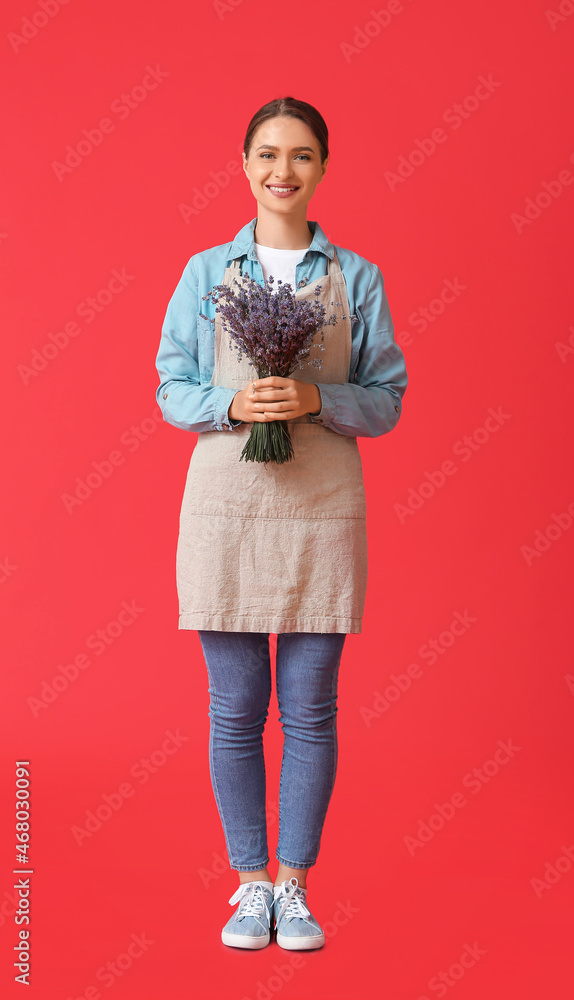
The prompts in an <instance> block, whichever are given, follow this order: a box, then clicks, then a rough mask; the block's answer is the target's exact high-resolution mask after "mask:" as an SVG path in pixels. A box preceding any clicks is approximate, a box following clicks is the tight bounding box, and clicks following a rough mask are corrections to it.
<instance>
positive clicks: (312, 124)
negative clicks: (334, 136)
mask: <svg viewBox="0 0 574 1000" xmlns="http://www.w3.org/2000/svg"><path fill="white" fill-rule="evenodd" d="M278 117H280V118H299V119H300V121H302V122H305V125H308V126H309V128H310V129H311V131H312V133H313V135H314V136H315V138H316V140H317V142H318V143H319V150H320V153H321V163H323V162H324V161H325V160H326V159H327V157H328V155H329V132H328V129H327V126H326V124H325V120H324V119H323V118H322V117H321V115H320V114H319V112H318V111H317V108H314V107H313V105H312V104H307V102H306V101H297V100H296V99H295V98H294V97H277V98H275V100H274V101H269V102H268V103H267V104H264V105H263V107H262V108H259V111H256V112H255V114H254V115H253V118H252V119H251V121H250V122H249V125H248V126H247V132H246V135H245V141H244V143H243V152H244V153H245V158H246V159H247V157H248V156H249V149H250V147H251V143H252V142H253V135H254V133H255V130H256V129H257V128H258V127H259V126H260V125H262V124H263V122H266V121H268V120H269V119H270V118H278Z"/></svg>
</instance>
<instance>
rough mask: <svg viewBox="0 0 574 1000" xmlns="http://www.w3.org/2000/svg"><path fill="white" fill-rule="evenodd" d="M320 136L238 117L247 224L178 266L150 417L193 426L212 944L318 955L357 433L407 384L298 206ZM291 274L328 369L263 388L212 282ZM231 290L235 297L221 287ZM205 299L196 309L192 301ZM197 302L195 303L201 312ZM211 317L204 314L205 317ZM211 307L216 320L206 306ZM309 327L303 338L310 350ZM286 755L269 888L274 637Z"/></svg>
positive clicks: (281, 111)
mask: <svg viewBox="0 0 574 1000" xmlns="http://www.w3.org/2000/svg"><path fill="white" fill-rule="evenodd" d="M327 140H328V133H327V126H326V124H325V122H324V120H323V118H322V117H321V115H320V114H319V112H318V111H317V110H316V109H315V108H314V107H312V106H311V105H310V104H307V103H306V102H304V101H298V100H295V99H294V98H292V97H285V98H279V99H277V100H273V101H271V102H269V103H268V104H265V105H264V106H263V107H262V108H261V109H260V110H259V111H258V112H257V113H256V114H255V115H254V116H253V118H252V119H251V122H250V123H249V126H248V129H247V133H246V136H245V142H244V152H243V169H244V172H245V175H246V176H247V178H248V180H249V183H250V185H251V190H252V192H253V195H254V197H255V199H256V201H257V217H256V218H254V219H252V220H251V222H250V223H248V224H247V225H246V226H244V227H243V229H241V230H240V231H239V232H238V233H237V235H236V237H235V239H234V240H233V242H232V243H224V244H222V245H220V246H216V247H212V248H211V249H208V250H204V251H203V252H201V253H196V254H195V255H194V256H193V257H191V259H190V261H189V262H188V264H187V266H186V267H185V269H184V272H183V275H182V277H181V280H180V282H179V284H178V286H177V288H176V290H175V292H174V294H173V297H172V299H171V301H170V303H169V305H168V309H167V314H166V317H165V322H164V325H163V330H162V337H161V343H160V348H159V353H158V356H157V369H158V373H159V376H160V386H159V388H158V390H157V399H158V402H159V405H160V407H161V408H162V411H163V414H164V418H165V419H166V420H167V421H169V422H170V423H172V424H174V425H175V426H176V427H181V428H183V429H184V430H188V431H193V432H198V439H197V443H196V445H195V449H194V451H193V454H192V456H191V461H190V466H189V472H188V476H187V482H186V487H185V492H184V497H183V503H182V509H181V516H180V532H179V541H178V549H177V585H178V595H179V604H180V617H179V627H180V628H183V629H197V631H198V633H199V638H200V641H201V645H202V650H203V654H204V657H205V662H206V666H207V671H208V677H209V693H210V696H211V701H210V706H209V717H210V739H209V762H210V774H211V780H212V785H213V791H214V795H215V799H216V802H217V808H218V811H219V815H220V818H221V822H222V826H223V831H224V835H225V839H226V845H227V850H228V854H229V861H230V866H231V868H232V869H235V870H236V871H237V872H238V874H239V886H238V889H237V891H236V892H235V893H234V894H233V896H232V897H231V899H230V900H229V902H230V903H231V904H235V903H237V904H238V906H237V909H236V910H235V912H234V914H233V915H232V917H231V918H230V919H229V921H228V922H227V924H226V925H225V927H224V928H223V930H222V940H223V942H224V944H227V945H231V946H234V947H239V948H262V947H264V946H265V945H267V944H268V943H269V941H270V939H271V932H272V930H273V929H275V931H276V940H277V943H278V944H279V945H280V946H281V947H282V948H286V949H311V948H319V947H321V946H322V945H323V944H324V943H325V936H324V933H323V931H322V929H321V927H320V925H319V923H318V921H317V920H316V918H315V917H314V916H313V915H312V913H311V911H310V909H309V905H308V900H307V874H308V871H309V868H310V867H312V866H313V865H314V864H315V863H316V861H317V856H318V852H319V845H320V840H321V833H322V829H323V824H324V821H325V817H326V813H327V807H328V805H329V801H330V798H331V793H332V791H333V786H334V781H335V773H336V768H337V728H336V713H337V683H338V672H339V664H340V660H341V655H342V651H343V644H344V641H345V635H346V634H347V633H349V632H354V633H357V632H360V631H361V623H362V616H363V610H364V603H365V594H366V584H367V541H366V504H365V491H364V485H363V474H362V465H361V458H360V454H359V450H358V447H357V437H358V436H366V437H376V436H378V435H381V434H385V433H387V432H388V431H390V430H392V429H393V428H394V427H395V426H396V424H397V422H398V420H399V418H400V414H401V400H402V396H403V394H404V392H405V389H406V385H407V375H406V370H405V364H404V357H403V354H402V351H401V350H400V348H399V347H398V346H397V345H396V343H395V341H394V333H393V323H392V320H391V316H390V312H389V306H388V302H387V297H386V293H385V289H384V281H383V276H382V274H381V272H380V270H379V268H378V267H377V266H376V265H375V264H373V263H370V262H369V261H368V260H366V259H365V258H363V257H360V256H359V255H358V254H355V253H353V252H352V251H350V250H346V249H343V248H341V247H339V246H334V245H333V244H332V243H330V242H329V240H328V239H327V237H326V235H325V233H324V232H323V230H322V229H321V227H320V226H319V224H318V223H317V222H310V221H308V220H307V206H308V204H309V201H310V199H311V197H312V196H313V193H314V191H315V188H316V186H317V184H319V183H320V182H321V181H322V180H323V177H324V175H325V171H326V169H327V164H328V161H329V150H328V141H327ZM245 275H246V276H248V277H250V278H255V279H256V280H257V281H258V282H259V283H260V284H263V282H264V279H266V278H268V277H269V275H272V276H273V278H274V280H275V285H274V287H277V285H276V283H277V281H278V279H281V280H282V281H289V282H290V283H291V287H292V289H295V288H296V296H297V298H302V299H306V298H308V299H309V300H316V299H317V292H318V293H319V298H318V301H320V302H321V303H322V304H323V305H324V306H325V309H326V312H325V318H326V319H327V318H328V317H330V316H333V315H334V316H335V319H336V322H335V323H334V324H332V325H331V324H329V323H327V324H326V325H325V326H324V328H323V337H324V339H323V341H322V343H323V348H324V350H323V351H322V353H321V354H320V357H321V361H322V366H321V367H320V368H317V367H312V366H311V365H310V364H309V365H307V366H306V367H303V368H301V369H297V370H296V372H295V373H294V374H293V377H290V378H279V377H268V378H257V377H256V376H257V372H256V369H255V368H254V366H253V365H251V363H250V362H248V360H247V359H246V357H245V356H243V358H242V359H241V361H238V358H237V350H236V349H235V348H234V347H233V345H232V343H231V341H230V339H229V337H228V335H227V334H226V333H225V331H224V329H223V326H222V323H221V321H220V317H219V309H218V308H217V307H216V306H213V304H212V300H211V299H209V298H208V297H207V296H208V293H209V291H210V290H211V289H212V288H213V286H214V285H215V284H221V283H224V284H228V285H229V284H232V283H233V280H234V278H237V279H238V280H239V281H240V282H241V281H242V280H243V276H245ZM233 287H234V288H236V287H237V286H233ZM204 297H205V298H204ZM205 303H207V305H206V304H205ZM208 309H209V310H210V312H211V313H212V315H207V311H208ZM213 313H214V314H215V315H213ZM320 342H321V341H320V334H317V335H316V337H315V340H314V343H316V344H319V343H320ZM272 420H285V421H287V426H288V428H289V431H290V434H291V439H292V442H293V448H294V452H295V458H294V460H293V461H290V462H285V463H284V464H277V463H267V464H264V463H259V462H246V461H240V460H239V459H240V455H241V452H242V450H243V446H244V444H245V442H246V440H247V437H248V435H249V432H250V430H251V428H252V426H253V423H254V422H256V421H257V422H267V421H272ZM275 633H276V634H277V651H276V688H277V698H278V704H279V709H280V719H281V724H282V727H283V736H284V746H283V758H282V766H281V779H280V795H279V810H280V818H279V833H278V846H277V853H276V857H277V860H278V862H279V868H278V872H277V876H276V878H275V882H273V881H272V878H271V875H270V873H269V870H268V868H267V864H268V861H269V854H268V846H267V828H266V816H265V798H266V782H265V761H264V756H263V729H264V726H265V722H266V719H267V713H268V706H269V698H270V693H271V657H270V648H269V636H270V635H271V634H275Z"/></svg>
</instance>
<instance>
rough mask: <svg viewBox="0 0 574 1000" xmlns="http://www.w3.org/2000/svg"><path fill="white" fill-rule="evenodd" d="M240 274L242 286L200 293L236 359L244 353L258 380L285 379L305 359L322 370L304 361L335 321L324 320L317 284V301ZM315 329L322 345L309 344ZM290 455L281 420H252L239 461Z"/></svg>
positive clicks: (278, 459)
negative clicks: (216, 313) (212, 306)
mask: <svg viewBox="0 0 574 1000" xmlns="http://www.w3.org/2000/svg"><path fill="white" fill-rule="evenodd" d="M243 278H244V280H245V281H247V283H248V284H247V287H245V286H244V285H242V283H241V282H239V281H238V280H237V279H236V278H234V279H233V284H235V285H237V286H238V289H237V290H235V289H234V288H232V287H230V286H229V285H214V286H213V288H212V289H211V290H210V291H209V292H208V293H207V295H203V296H202V298H203V299H211V301H212V302H213V303H215V304H216V306H217V308H218V309H219V314H220V316H221V323H222V326H223V329H224V330H225V331H226V332H227V333H228V334H229V336H230V338H231V341H232V343H233V345H234V346H235V347H236V348H237V352H238V360H241V358H242V357H243V356H244V355H246V356H247V357H248V358H249V360H250V361H251V362H252V364H253V365H254V367H255V368H256V370H257V376H258V378H266V377H268V376H269V375H278V376H280V377H282V378H289V377H290V376H291V375H292V374H293V372H294V371H295V370H296V369H304V368H305V365H304V364H303V362H304V361H305V360H307V363H308V364H310V365H311V366H312V367H314V368H321V367H322V362H321V359H320V358H318V357H315V358H313V359H312V360H310V361H309V357H310V353H311V348H312V346H315V347H318V348H319V349H320V350H321V351H324V350H325V348H324V346H323V343H322V342H323V340H324V333H323V328H324V327H325V326H330V325H334V324H335V323H336V322H337V319H336V315H335V313H333V314H332V315H331V316H330V317H329V319H327V320H326V319H325V308H324V306H323V305H322V304H321V303H320V302H318V301H317V298H318V296H319V294H320V291H321V286H320V285H318V286H317V287H316V289H315V291H314V295H315V297H316V301H315V302H313V303H311V302H308V301H301V300H299V299H297V298H296V296H295V294H294V293H293V290H292V287H291V284H290V283H289V282H282V281H281V279H279V281H278V286H279V287H278V288H277V289H276V290H274V289H273V287H272V286H273V282H274V278H273V276H272V275H270V276H269V278H268V280H267V281H266V282H265V284H264V285H260V284H259V282H258V281H256V280H255V279H254V278H251V277H249V276H248V275H243ZM306 283H307V279H302V280H301V281H300V282H299V283H298V285H297V287H298V288H302V287H304V286H305V284H306ZM318 331H320V333H321V344H315V345H312V343H311V342H312V340H313V338H314V336H315V334H316V333H317V332H318ZM293 457H294V452H293V446H292V443H291V437H290V434H289V429H288V427H287V426H286V421H284V420H273V421H270V422H269V423H261V422H258V421H255V422H254V423H253V427H252V429H251V433H250V435H249V438H248V440H247V442H246V445H245V447H244V449H243V451H242V453H241V456H240V460H241V459H242V458H244V459H245V461H246V462H247V461H255V462H278V463H280V462H286V461H291V460H292V459H293Z"/></svg>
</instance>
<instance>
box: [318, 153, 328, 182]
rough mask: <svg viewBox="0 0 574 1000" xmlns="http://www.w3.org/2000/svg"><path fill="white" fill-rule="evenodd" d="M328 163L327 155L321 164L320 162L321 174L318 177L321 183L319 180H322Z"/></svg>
mask: <svg viewBox="0 0 574 1000" xmlns="http://www.w3.org/2000/svg"><path fill="white" fill-rule="evenodd" d="M328 163H329V157H327V159H326V160H324V161H323V164H322V167H321V170H322V173H321V176H320V178H319V184H320V183H321V181H322V180H323V177H324V176H325V173H326V172H327V165H328Z"/></svg>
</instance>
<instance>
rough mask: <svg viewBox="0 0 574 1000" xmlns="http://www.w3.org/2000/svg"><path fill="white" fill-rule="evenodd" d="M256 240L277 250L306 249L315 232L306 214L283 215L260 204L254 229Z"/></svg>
mask: <svg viewBox="0 0 574 1000" xmlns="http://www.w3.org/2000/svg"><path fill="white" fill-rule="evenodd" d="M254 238H255V242H256V243H259V244H261V246H264V247H274V248H275V249H276V250H306V249H307V248H308V247H310V246H311V243H312V242H313V233H312V232H311V229H310V228H309V225H308V223H307V219H306V217H305V216H304V215H296V216H295V215H281V214H280V213H278V212H269V211H267V210H266V209H263V208H262V207H261V205H260V206H259V212H258V214H257V223H256V225H255V231H254Z"/></svg>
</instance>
